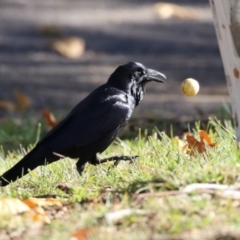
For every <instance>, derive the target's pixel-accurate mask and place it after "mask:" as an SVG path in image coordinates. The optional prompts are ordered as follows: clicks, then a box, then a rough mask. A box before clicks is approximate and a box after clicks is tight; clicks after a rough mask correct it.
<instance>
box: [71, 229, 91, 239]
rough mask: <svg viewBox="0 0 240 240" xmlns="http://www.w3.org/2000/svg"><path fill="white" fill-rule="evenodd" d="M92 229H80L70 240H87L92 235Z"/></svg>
mask: <svg viewBox="0 0 240 240" xmlns="http://www.w3.org/2000/svg"><path fill="white" fill-rule="evenodd" d="M93 231H94V228H82V229H80V230H78V231H76V232H75V233H74V234H73V235H72V237H71V239H70V240H87V239H89V235H90V234H92V232H93Z"/></svg>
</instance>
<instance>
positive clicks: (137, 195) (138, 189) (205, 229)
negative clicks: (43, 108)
mask: <svg viewBox="0 0 240 240" xmlns="http://www.w3.org/2000/svg"><path fill="white" fill-rule="evenodd" d="M7 124H9V128H4V130H3V129H2V130H1V131H0V140H1V142H2V143H3V147H2V148H1V150H0V171H1V173H2V172H4V171H5V170H7V169H8V168H10V167H11V166H12V165H14V164H15V163H16V162H17V161H18V160H19V159H21V157H22V156H23V155H25V153H26V151H28V150H29V149H30V148H32V147H33V145H34V143H35V142H36V139H37V138H38V136H37V132H38V124H37V122H31V121H30V122H27V121H26V123H23V126H16V123H15V122H14V121H12V122H11V121H9V122H8V123H7ZM223 125H224V127H223V126H222V125H220V124H219V123H217V122H214V121H211V122H210V123H208V124H207V125H206V129H208V132H209V133H210V136H211V137H212V139H213V141H214V142H215V143H216V147H215V148H210V149H208V151H207V153H206V154H204V155H200V154H196V155H195V156H194V157H191V158H189V157H188V156H186V155H185V154H184V153H183V152H182V151H181V150H179V148H178V146H176V145H175V144H174V141H173V138H172V137H169V136H167V135H166V134H165V133H164V132H160V131H159V130H157V129H155V130H153V131H152V132H150V133H149V132H146V131H145V130H141V131H140V130H139V132H138V135H137V137H135V138H134V139H131V140H124V141H122V140H117V141H115V143H114V144H112V145H111V146H110V147H109V148H108V149H107V150H106V151H105V152H104V153H103V154H101V157H102V158H104V157H109V156H113V155H139V156H140V157H139V159H137V160H136V161H134V162H133V163H129V162H120V163H119V164H118V166H117V167H113V164H112V163H106V164H103V165H99V166H96V167H95V166H91V165H88V166H87V167H86V170H85V172H84V174H83V175H82V176H79V175H78V173H77V171H76V168H75V163H76V162H75V161H74V160H71V159H63V160H61V161H58V162H56V163H53V164H51V165H48V166H46V167H39V168H37V169H36V170H34V171H32V172H31V173H30V174H28V175H26V176H25V177H23V178H22V179H20V180H18V181H16V182H15V183H12V184H10V185H9V186H7V187H5V188H1V189H0V197H14V198H20V199H22V198H28V197H32V196H40V195H46V194H57V195H58V196H59V197H60V198H62V199H63V201H64V202H65V205H66V209H65V210H66V211H64V212H61V211H62V210H61V209H57V208H56V207H52V208H48V209H47V210H46V211H47V213H49V214H50V215H51V214H52V216H53V221H52V222H51V223H50V224H49V225H45V226H43V227H41V228H38V229H37V230H36V229H35V228H33V226H31V224H30V225H29V223H21V221H20V222H18V224H13V223H12V221H11V219H8V218H7V219H0V239H3V238H1V236H5V235H6V234H7V235H8V236H9V235H11V234H10V233H11V232H13V234H15V236H16V237H17V238H16V239H31V238H32V237H34V238H35V239H70V236H71V235H72V234H73V233H74V232H75V231H76V230H78V229H82V228H89V229H93V230H92V232H91V233H90V237H89V239H171V237H170V236H176V239H179V238H180V237H181V239H217V237H218V234H220V233H224V234H227V235H228V236H230V234H233V235H234V234H235V235H234V236H237V234H239V230H238V229H240V212H239V207H240V200H238V199H235V200H234V199H228V198H223V197H219V196H217V195H215V194H208V193H205V194H200V193H192V194H189V195H167V194H166V196H156V194H157V193H161V192H162V193H163V192H165V193H168V192H170V191H176V190H181V189H182V188H183V187H184V186H186V185H188V184H191V183H217V184H228V185H232V184H236V183H237V182H238V181H239V177H240V175H239V173H240V155H239V151H238V149H237V147H236V143H235V138H234V130H233V128H232V125H231V123H230V122H228V121H225V122H224V123H223ZM200 126H201V124H200V123H196V124H195V127H194V128H191V129H189V130H190V131H191V132H192V133H193V134H194V135H195V136H196V137H197V136H198V134H197V133H198V130H199V128H200ZM17 127H18V130H16V129H17ZM43 128H44V127H43ZM21 129H29V131H26V130H23V131H22V132H21V131H20V130H21ZM30 129H31V130H30ZM173 129H174V127H173ZM14 130H16V132H15V131H14ZM14 132H15V133H14ZM14 134H15V135H14ZM16 136H21V138H17V139H18V140H20V142H21V141H22V140H23V139H25V140H23V141H25V144H24V146H28V147H27V148H26V149H27V150H25V149H24V148H18V149H15V150H8V151H4V149H5V147H6V148H7V149H9V143H10V142H11V140H13V139H14V138H15V137H16ZM172 136H174V132H172ZM7 139H8V141H7ZM13 143H14V144H16V142H14V141H13ZM27 143H28V144H30V145H27ZM10 149H11V148H10ZM59 183H65V184H67V185H68V186H70V187H71V188H72V193H70V194H67V193H64V192H63V191H61V190H60V189H59V188H58V187H57V186H58V184H59ZM147 193H149V196H147V197H145V198H141V196H143V194H147ZM126 208H131V209H140V210H144V211H145V214H140V215H139V214H133V215H131V216H128V217H125V218H122V219H120V220H119V221H118V222H114V223H112V224H109V223H108V222H107V221H106V214H107V213H109V212H111V211H114V210H119V209H126ZM59 212H60V213H61V214H60V215H59ZM16 226H18V227H16ZM4 234H5V235H4ZM201 236H205V237H201ZM211 236H213V237H212V238H211ZM214 236H216V237H214ZM197 237H199V238H197ZM222 239H227V238H222ZM229 239H230V238H229ZM232 239H234V238H232ZM236 239H237V238H236Z"/></svg>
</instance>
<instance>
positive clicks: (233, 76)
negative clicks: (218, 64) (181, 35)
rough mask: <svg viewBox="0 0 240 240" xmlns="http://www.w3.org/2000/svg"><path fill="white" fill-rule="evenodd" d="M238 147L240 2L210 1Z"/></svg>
mask: <svg viewBox="0 0 240 240" xmlns="http://www.w3.org/2000/svg"><path fill="white" fill-rule="evenodd" d="M210 5H211V8H212V13H213V19H214V25H215V30H216V34H217V39H218V44H219V48H220V52H221V56H222V61H223V65H224V71H225V75H226V80H227V86H228V91H229V94H230V98H231V103H232V111H233V118H234V122H235V128H236V136H237V143H238V146H239V147H240V126H239V123H240V0H210Z"/></svg>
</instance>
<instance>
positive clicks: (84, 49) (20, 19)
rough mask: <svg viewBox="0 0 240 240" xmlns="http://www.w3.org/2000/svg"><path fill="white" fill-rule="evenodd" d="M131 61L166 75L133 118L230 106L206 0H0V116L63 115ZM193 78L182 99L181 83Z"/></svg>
mask: <svg viewBox="0 0 240 240" xmlns="http://www.w3.org/2000/svg"><path fill="white" fill-rule="evenodd" d="M128 61H137V62H141V63H143V64H145V65H146V66H148V67H149V68H153V69H156V70H158V71H161V72H162V73H164V74H165V75H166V76H167V81H166V83H165V84H157V83H152V84H149V85H148V86H147V94H146V96H145V98H144V99H143V101H142V103H141V104H140V106H139V107H137V109H136V111H135V113H134V117H135V118H136V117H157V118H161V119H165V120H170V119H171V120H176V121H188V120H199V119H200V120H202V119H207V118H208V116H209V114H213V113H216V112H217V111H219V109H221V108H222V106H223V105H224V104H225V103H228V102H229V97H228V92H227V87H226V82H225V77H224V72H223V66H222V62H221V57H220V53H219V49H218V44H217V39H216V35H215V29H214V26H213V21H212V15H211V11H210V7H209V2H208V0H195V1H191V0H175V1H166V2H159V1H157V0H127V1H124V0H121V1H113V0H98V1H89V0H42V1H36V0H35V1H33V0H1V1H0V83H1V84H0V116H1V117H6V116H9V114H13V113H16V112H19V111H24V112H33V113H35V114H36V115H39V116H41V111H42V109H46V108H47V109H50V110H51V111H54V110H57V111H60V112H62V113H63V115H62V116H64V115H65V114H66V113H67V112H68V111H69V110H70V109H71V108H73V106H75V105H76V104H77V103H78V102H79V101H80V100H81V99H82V98H84V97H85V96H86V95H87V94H88V93H90V92H91V91H92V90H94V89H95V88H96V87H98V86H99V85H101V84H103V83H105V82H106V81H107V79H108V77H109V75H110V74H111V73H112V72H113V71H114V70H115V68H116V67H117V66H118V65H120V64H122V63H125V62H128ZM189 77H191V78H194V79H197V80H198V81H199V83H200V87H201V88H200V92H199V94H198V95H197V96H195V97H185V96H183V94H182V93H181V90H180V84H181V82H182V81H183V80H184V79H185V78H189Z"/></svg>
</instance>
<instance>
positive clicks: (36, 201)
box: [22, 198, 62, 208]
mask: <svg viewBox="0 0 240 240" xmlns="http://www.w3.org/2000/svg"><path fill="white" fill-rule="evenodd" d="M22 202H23V203H25V204H26V205H28V206H29V207H30V208H36V207H37V206H41V207H49V206H59V207H61V206H62V202H61V201H60V200H59V199H56V198H28V199H24V200H22Z"/></svg>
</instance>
